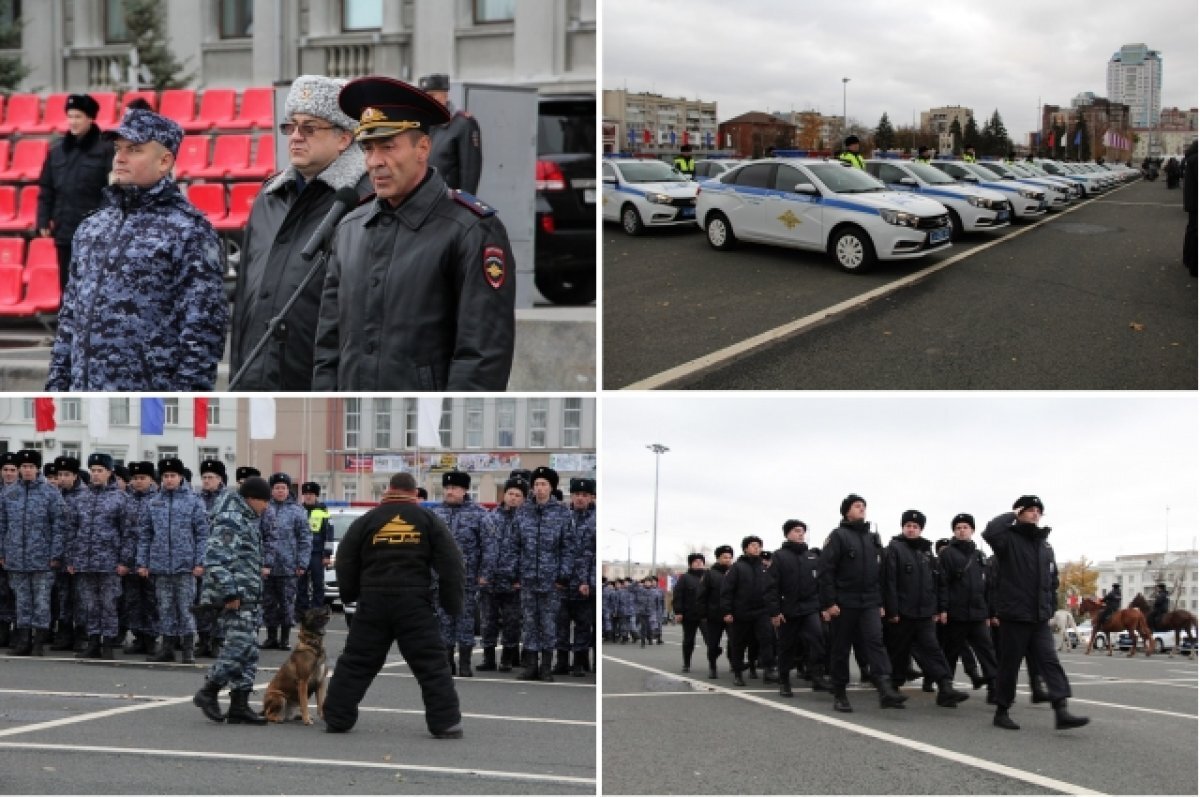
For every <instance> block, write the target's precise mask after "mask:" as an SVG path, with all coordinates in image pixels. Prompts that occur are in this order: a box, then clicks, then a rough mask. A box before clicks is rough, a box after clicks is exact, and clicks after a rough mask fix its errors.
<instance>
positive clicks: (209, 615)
mask: <svg viewBox="0 0 1200 797" xmlns="http://www.w3.org/2000/svg"><path fill="white" fill-rule="evenodd" d="M203 581H204V577H203V576H201V577H200V578H198V579H196V603H197V605H199V603H200V600H201V594H200V593H201V591H202V587H201V585H202V583H203ZM218 620H219V618H218V617H217V615H216V613H215V612H204V613H202V614H199V615H197V616H196V633H198V634H208V635H209V636H211V637H213V638H214V639H220V638H221V632H220V631H219V630H218V627H219V622H218Z"/></svg>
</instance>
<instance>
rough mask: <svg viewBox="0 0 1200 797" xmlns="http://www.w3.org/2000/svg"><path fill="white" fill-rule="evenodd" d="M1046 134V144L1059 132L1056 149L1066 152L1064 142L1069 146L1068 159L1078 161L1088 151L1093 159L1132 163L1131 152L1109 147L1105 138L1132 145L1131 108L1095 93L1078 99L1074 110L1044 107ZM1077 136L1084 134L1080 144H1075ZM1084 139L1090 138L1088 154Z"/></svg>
mask: <svg viewBox="0 0 1200 797" xmlns="http://www.w3.org/2000/svg"><path fill="white" fill-rule="evenodd" d="M1080 119H1082V120H1083V131H1081V130H1080V126H1079V121H1080ZM1042 131H1043V133H1042V134H1043V135H1044V136H1045V137H1046V138H1045V140H1046V141H1049V136H1050V133H1051V131H1055V136H1056V138H1055V148H1056V149H1062V148H1063V142H1064V141H1065V142H1066V157H1069V158H1072V159H1078V158H1079V153H1080V152H1081V151H1085V152H1089V153H1090V154H1091V158H1093V159H1094V158H1096V157H1098V156H1104V157H1105V158H1107V159H1108V160H1119V161H1126V160H1129V158H1130V157H1132V156H1131V154H1130V150H1129V149H1117V148H1114V147H1106V146H1105V144H1104V142H1105V134H1106V133H1109V132H1111V133H1113V134H1114V135H1119V136H1120V137H1121V138H1122V139H1124V140H1127V141H1131V142H1132V141H1133V138H1134V133H1135V132H1136V131H1135V130H1134V129H1133V124H1132V121H1131V118H1130V108H1129V106H1128V105H1125V104H1123V103H1119V102H1113V101H1112V100H1110V99H1106V98H1104V97H1097V96H1095V95H1094V94H1092V93H1091V92H1084V93H1082V94H1078V95H1076V96H1075V98H1074V99H1072V100H1071V107H1070V108H1063V107H1061V106H1058V105H1043V106H1042ZM1077 133H1079V134H1080V141H1079V142H1076V141H1075V137H1076V134H1077ZM1084 135H1086V136H1087V139H1086V140H1087V148H1086V150H1083V149H1082V144H1083V141H1084V139H1083V136H1084Z"/></svg>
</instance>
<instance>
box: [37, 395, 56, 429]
mask: <svg viewBox="0 0 1200 797" xmlns="http://www.w3.org/2000/svg"><path fill="white" fill-rule="evenodd" d="M54 428H55V423H54V399H52V398H35V399H34V400H33V430H34V431H35V432H53V431H54Z"/></svg>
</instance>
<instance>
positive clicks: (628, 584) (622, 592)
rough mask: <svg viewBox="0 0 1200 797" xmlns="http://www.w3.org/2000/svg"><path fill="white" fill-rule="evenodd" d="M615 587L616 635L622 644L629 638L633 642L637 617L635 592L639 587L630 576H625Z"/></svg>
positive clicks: (636, 637)
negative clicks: (616, 590)
mask: <svg viewBox="0 0 1200 797" xmlns="http://www.w3.org/2000/svg"><path fill="white" fill-rule="evenodd" d="M617 589H618V592H617V635H618V637H619V638H620V640H621V644H622V645H624V644H625V643H626V642H629V641H630V640H631V639H632V640H633V641H634V642H636V641H637V639H638V632H637V626H636V625H635V624H634V620H635V618H636V617H637V593H638V592H639V591H640V589H641V588H640V587H638V586H637V584H635V583H634V582H633V579H632V578H628V577H626V578H622V579H620V580H619V581H618V582H617Z"/></svg>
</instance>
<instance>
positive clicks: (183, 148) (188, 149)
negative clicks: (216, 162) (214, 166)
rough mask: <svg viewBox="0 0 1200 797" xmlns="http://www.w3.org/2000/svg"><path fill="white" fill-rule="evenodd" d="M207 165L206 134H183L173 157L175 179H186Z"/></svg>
mask: <svg viewBox="0 0 1200 797" xmlns="http://www.w3.org/2000/svg"><path fill="white" fill-rule="evenodd" d="M207 166H208V136H184V137H183V141H181V142H180V144H179V154H178V155H177V156H176V157H175V179H176V180H186V179H188V178H189V177H191V176H192V175H193V174H194V173H195V172H196V170H198V169H203V168H205V167H207Z"/></svg>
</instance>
